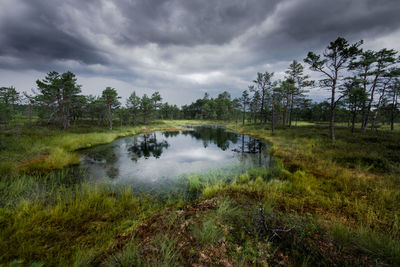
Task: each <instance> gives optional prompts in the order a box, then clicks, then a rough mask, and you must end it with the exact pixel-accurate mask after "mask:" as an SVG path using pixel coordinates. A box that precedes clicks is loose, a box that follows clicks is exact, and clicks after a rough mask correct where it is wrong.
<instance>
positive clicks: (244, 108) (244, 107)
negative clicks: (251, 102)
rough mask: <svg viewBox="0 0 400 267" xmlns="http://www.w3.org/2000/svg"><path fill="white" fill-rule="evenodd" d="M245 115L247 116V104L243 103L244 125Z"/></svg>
mask: <svg viewBox="0 0 400 267" xmlns="http://www.w3.org/2000/svg"><path fill="white" fill-rule="evenodd" d="M245 117H246V105H243V122H242V124H243V126H244V120H245Z"/></svg>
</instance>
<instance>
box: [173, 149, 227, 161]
mask: <svg viewBox="0 0 400 267" xmlns="http://www.w3.org/2000/svg"><path fill="white" fill-rule="evenodd" d="M214 151H215V153H210V151H209V150H207V149H204V148H197V149H190V150H188V151H181V152H178V153H176V154H175V156H174V157H175V159H176V160H177V161H179V162H195V161H219V160H223V159H226V158H227V156H226V155H223V154H222V153H218V151H216V150H214Z"/></svg>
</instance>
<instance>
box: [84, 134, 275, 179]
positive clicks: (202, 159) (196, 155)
mask: <svg viewBox="0 0 400 267" xmlns="http://www.w3.org/2000/svg"><path fill="white" fill-rule="evenodd" d="M204 143H206V144H207V146H204ZM260 149H261V150H260ZM235 151H236V152H235ZM240 151H249V152H250V153H248V154H246V153H244V154H243V153H240ZM267 151H268V147H264V146H259V143H258V141H256V140H255V139H253V138H250V137H248V136H246V138H242V136H241V135H238V134H232V133H227V132H225V131H224V130H222V129H211V130H210V129H208V130H207V128H204V127H203V128H201V129H199V130H197V131H195V132H174V133H172V134H165V133H161V132H156V133H151V134H147V135H140V136H135V137H126V138H121V139H117V140H116V141H114V142H113V143H111V144H108V145H103V146H98V147H97V148H95V149H91V150H88V152H87V153H86V159H87V160H83V164H84V166H85V167H87V168H88V169H89V173H90V174H91V175H92V176H93V177H95V178H102V177H110V178H111V177H112V178H113V181H112V182H113V183H122V182H128V183H132V184H141V183H142V184H144V183H148V184H151V185H152V186H153V185H154V186H162V185H163V183H168V181H172V180H173V179H174V178H176V177H178V176H180V175H183V174H188V173H195V172H205V171H209V170H213V169H219V168H233V167H234V166H236V165H238V164H240V163H241V162H245V163H246V164H261V165H262V164H264V165H266V164H267V162H269V155H268V152H267ZM91 159H93V160H91ZM100 162H102V163H103V164H99V163H100ZM104 162H106V163H104ZM139 186H140V185H139Z"/></svg>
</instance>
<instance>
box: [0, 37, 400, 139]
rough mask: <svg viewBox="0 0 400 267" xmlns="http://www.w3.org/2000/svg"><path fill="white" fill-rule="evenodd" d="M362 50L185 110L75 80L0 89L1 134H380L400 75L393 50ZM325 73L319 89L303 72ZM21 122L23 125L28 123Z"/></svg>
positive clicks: (333, 50) (395, 114)
mask: <svg viewBox="0 0 400 267" xmlns="http://www.w3.org/2000/svg"><path fill="white" fill-rule="evenodd" d="M362 44H363V42H362V41H360V42H357V43H354V44H350V43H349V42H348V41H347V40H345V39H344V38H341V37H339V38H337V39H336V40H335V41H333V42H331V43H330V44H329V45H328V46H327V47H326V49H325V51H324V52H323V53H322V54H321V55H319V54H315V53H314V52H309V53H308V54H307V56H306V57H305V59H304V60H303V62H302V63H301V62H298V61H296V60H294V61H293V62H292V63H291V64H290V65H289V66H288V68H287V70H286V72H285V73H286V75H285V77H284V79H283V80H278V79H275V78H274V73H273V72H268V71H266V72H262V73H261V72H260V73H256V74H255V79H254V80H253V81H249V86H248V88H246V90H244V91H243V93H242V96H241V97H239V98H232V97H231V95H230V93H229V92H227V91H225V92H222V93H220V94H219V95H218V96H216V97H212V96H210V95H209V94H207V93H206V94H205V95H204V97H203V98H201V99H197V100H196V101H194V102H193V103H191V104H190V105H184V106H182V107H181V108H179V107H178V106H176V105H170V104H168V103H166V102H163V98H162V96H161V95H160V94H159V92H157V91H154V93H153V94H152V95H147V94H144V95H142V96H139V95H137V94H136V93H135V92H132V94H131V95H130V97H129V98H128V99H127V100H126V102H125V103H121V98H120V97H119V96H118V92H117V90H116V89H115V88H111V87H106V88H105V89H104V90H103V91H102V93H101V95H100V96H93V95H82V94H81V86H80V85H79V84H78V83H77V78H76V75H75V74H74V73H72V72H65V73H58V72H55V71H52V72H49V73H48V74H47V75H46V77H44V78H42V79H39V80H37V81H36V89H35V90H34V91H33V92H23V93H19V92H18V91H17V90H16V89H15V88H14V87H12V86H11V87H1V88H0V123H1V127H12V126H13V125H14V126H15V125H17V124H18V123H21V121H23V123H24V124H31V123H33V122H35V123H40V124H52V125H58V126H59V127H61V128H63V129H67V128H69V127H70V126H71V124H76V123H77V122H81V123H83V122H84V123H86V124H93V125H98V126H102V125H103V126H107V127H109V128H110V129H112V127H113V123H114V124H118V125H136V124H138V123H144V124H146V123H147V122H148V121H150V120H153V119H203V120H230V121H232V120H233V121H237V122H238V123H239V122H240V123H243V124H245V123H254V124H257V123H258V124H265V125H266V126H268V127H270V128H271V130H272V131H274V129H275V128H276V127H280V128H285V127H293V126H295V125H296V124H297V122H298V121H309V122H328V123H329V129H330V137H331V139H334V138H335V135H334V126H335V122H341V123H347V124H348V127H349V128H351V131H354V130H355V129H356V128H360V129H361V131H366V130H367V129H377V128H378V127H380V125H382V124H389V125H390V128H391V130H393V129H394V127H395V126H394V123H395V122H397V121H398V120H399V113H400V111H399V105H398V104H399V94H400V79H399V78H400V68H399V63H400V60H399V56H398V52H397V51H395V50H391V49H387V48H383V49H381V50H379V51H372V50H364V49H362ZM305 68H309V69H310V70H311V71H314V72H316V73H319V74H320V76H321V79H320V80H317V81H313V80H311V79H310V77H309V76H308V75H305V74H304V69H305ZM316 88H322V89H327V90H329V92H330V97H329V100H328V101H324V102H320V103H316V102H313V101H312V100H311V99H309V98H308V97H309V95H310V94H311V95H312V90H315V89H316ZM22 119H23V120H22Z"/></svg>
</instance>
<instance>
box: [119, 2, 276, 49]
mask: <svg viewBox="0 0 400 267" xmlns="http://www.w3.org/2000/svg"><path fill="white" fill-rule="evenodd" d="M279 2H280V1H279V0H270V1H259V0H247V1H244V0H219V1H204V0H192V1H185V0H168V1H160V0H139V1H118V2H116V5H117V6H118V7H119V9H120V11H121V13H122V14H123V15H124V17H125V18H126V19H127V20H128V21H129V23H128V24H127V27H126V28H125V32H124V34H123V35H122V37H123V39H124V41H125V42H127V43H130V44H143V43H147V42H152V43H157V44H159V45H171V44H172V45H189V46H190V45H198V44H223V43H227V42H230V41H231V40H232V39H233V38H235V37H237V36H238V35H240V34H242V33H243V32H244V31H245V30H246V29H248V28H249V27H251V26H253V25H256V24H259V23H261V22H262V21H263V20H264V19H265V18H266V17H267V16H268V15H270V14H271V13H273V12H274V10H275V8H276V5H277V3H279Z"/></svg>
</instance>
